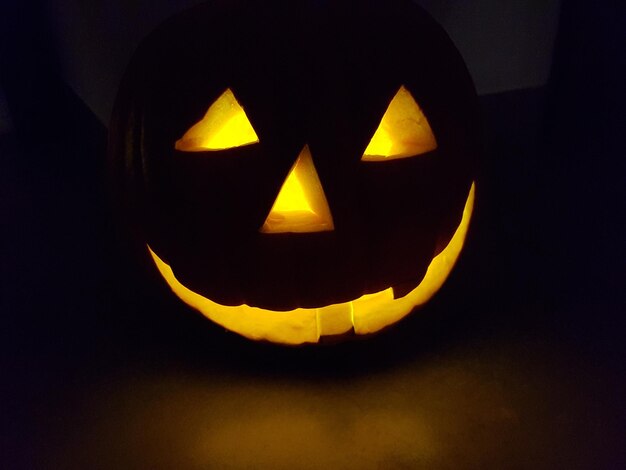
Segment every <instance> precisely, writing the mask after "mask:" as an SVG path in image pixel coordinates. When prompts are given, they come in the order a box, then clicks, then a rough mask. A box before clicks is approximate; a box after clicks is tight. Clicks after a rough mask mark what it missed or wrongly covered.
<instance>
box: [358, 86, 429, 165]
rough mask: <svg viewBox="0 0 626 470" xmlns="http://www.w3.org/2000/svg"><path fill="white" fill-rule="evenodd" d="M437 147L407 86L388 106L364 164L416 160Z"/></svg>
mask: <svg viewBox="0 0 626 470" xmlns="http://www.w3.org/2000/svg"><path fill="white" fill-rule="evenodd" d="M436 148H437V142H436V141H435V136H434V135H433V131H432V129H431V128H430V124H428V120H427V119H426V116H424V113H423V112H422V110H421V109H420V107H419V105H418V104H417V102H416V101H415V99H414V98H413V96H412V95H411V93H410V92H409V90H407V89H406V88H405V87H404V85H403V86H401V87H400V89H399V90H398V92H397V93H396V95H395V96H394V97H393V99H392V100H391V102H390V103H389V107H388V108H387V111H385V114H384V115H383V118H382V119H381V121H380V124H379V125H378V129H376V132H375V133H374V136H373V137H372V140H371V141H370V143H369V145H368V146H367V148H366V149H365V152H364V154H363V157H361V160H362V161H370V162H378V161H386V160H393V159H396V158H406V157H413V156H415V155H420V154H422V153H426V152H430V151H431V150H434V149H436Z"/></svg>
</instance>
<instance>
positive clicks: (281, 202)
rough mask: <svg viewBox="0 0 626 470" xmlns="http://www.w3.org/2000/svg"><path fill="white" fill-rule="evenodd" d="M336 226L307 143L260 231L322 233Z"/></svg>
mask: <svg viewBox="0 0 626 470" xmlns="http://www.w3.org/2000/svg"><path fill="white" fill-rule="evenodd" d="M334 228H335V227H334V225H333V218H332V215H331V214H330V209H329V207H328V202H327V201H326V196H325V195H324V190H323V189H322V184H321V183H320V179H319V177H318V176H317V171H315V166H313V159H312V158H311V152H310V151H309V147H308V145H305V146H304V148H303V149H302V151H301V152H300V155H299V156H298V159H297V160H296V163H295V164H294V165H293V167H292V168H291V170H290V171H289V174H288V175H287V178H286V179H285V182H284V183H283V185H282V187H281V188H280V191H279V192H278V196H276V200H275V201H274V204H273V205H272V209H271V210H270V213H269V214H268V216H267V219H265V223H264V224H263V226H262V227H261V229H260V232H262V233H285V232H298V233H303V232H323V231H328V230H334Z"/></svg>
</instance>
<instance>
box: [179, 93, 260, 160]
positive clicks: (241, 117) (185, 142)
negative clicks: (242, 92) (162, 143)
mask: <svg viewBox="0 0 626 470" xmlns="http://www.w3.org/2000/svg"><path fill="white" fill-rule="evenodd" d="M258 141H259V138H258V137H257V135H256V132H255V131H254V128H253V127H252V124H251V123H250V120H249V119H248V116H246V113H245V111H244V110H243V108H242V107H241V105H240V104H239V102H238V101H237V99H236V98H235V95H234V94H233V92H232V91H231V89H230V88H228V89H227V90H226V91H225V92H224V93H222V94H221V95H220V97H219V98H218V99H217V100H215V102H214V103H213V104H212V105H211V106H210V107H209V109H208V111H207V112H206V114H205V115H204V117H203V118H202V119H201V120H200V121H198V122H197V123H195V124H194V125H193V126H191V127H190V128H189V130H188V131H187V132H185V134H184V135H183V136H182V137H181V138H180V139H178V140H177V141H176V143H175V144H174V148H176V150H181V151H183V152H204V151H210V150H225V149H229V148H233V147H241V146H243V145H250V144H255V143H257V142H258Z"/></svg>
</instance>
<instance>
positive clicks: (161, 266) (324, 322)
mask: <svg viewBox="0 0 626 470" xmlns="http://www.w3.org/2000/svg"><path fill="white" fill-rule="evenodd" d="M474 192H475V184H474V183H472V186H471V188H470V191H469V194H468V196H467V200H466V201H465V207H464V209H463V216H462V218H461V222H460V223H459V226H458V227H457V229H456V231H455V232H454V235H453V236H452V238H451V239H450V241H449V242H448V245H447V246H446V247H445V248H444V249H443V250H442V251H441V252H440V253H439V254H438V255H437V256H435V257H434V258H433V259H432V261H431V262H430V265H429V266H428V269H427V271H426V274H425V275H424V278H423V279H422V281H421V282H420V283H419V284H418V285H417V287H415V288H414V289H413V290H412V291H410V292H409V293H408V294H406V295H405V296H403V297H400V298H397V299H394V293H393V287H389V288H387V289H385V290H382V291H380V292H375V293H373V294H365V295H363V296H361V297H359V298H358V299H354V300H352V301H349V302H342V303H339V304H333V305H326V306H323V307H318V308H296V309H294V310H289V311H275V310H267V309H263V308H260V307H253V306H250V305H246V304H243V305H236V306H228V305H220V304H218V303H216V302H213V301H212V300H210V299H208V298H206V297H204V296H202V295H200V294H198V293H196V292H194V291H192V290H191V289H189V288H187V287H185V286H184V285H183V284H181V283H180V282H179V281H178V279H176V276H175V275H174V272H173V271H172V268H171V267H170V266H169V265H168V264H167V263H165V262H164V261H163V260H161V258H159V257H158V255H157V254H156V253H155V252H154V251H153V250H152V249H151V248H150V246H148V250H149V252H150V255H151V256H152V259H153V260H154V262H155V264H156V266H157V268H158V270H159V272H160V273H161V275H162V276H163V278H164V279H165V282H167V284H168V285H169V287H170V288H171V289H172V291H173V292H174V293H175V294H176V295H177V296H178V297H179V298H180V299H181V300H182V301H183V302H185V303H186V304H187V305H189V306H190V307H192V308H194V309H196V310H198V311H199V312H200V313H202V314H203V315H204V316H206V317H207V318H209V319H210V320H212V321H214V322H215V323H218V324H219V325H222V326H223V327H225V328H227V329H229V330H231V331H234V332H236V333H239V334H241V335H243V336H245V337H247V338H250V339H253V340H268V341H272V342H277V343H284V344H302V343H317V342H318V341H319V339H320V337H321V336H326V335H340V334H345V333H348V332H350V331H354V333H355V334H358V335H364V334H368V333H374V332H376V331H379V330H381V329H382V328H384V327H386V326H388V325H391V324H392V323H395V322H397V321H398V320H400V319H401V318H403V317H404V316H406V315H407V314H409V313H410V312H411V311H412V310H413V309H414V308H416V307H419V306H421V305H423V304H425V303H426V302H428V301H429V300H430V299H431V297H432V296H433V295H434V294H435V293H436V292H437V291H438V290H439V288H440V287H441V286H442V285H443V283H444V282H445V280H446V278H447V277H448V275H449V274H450V271H452V268H453V267H454V264H455V262H456V260H457V258H458V257H459V254H460V253H461V249H462V248H463V243H464V242H465V237H466V235H467V229H468V226H469V222H470V219H471V216H472V210H473V208H474Z"/></svg>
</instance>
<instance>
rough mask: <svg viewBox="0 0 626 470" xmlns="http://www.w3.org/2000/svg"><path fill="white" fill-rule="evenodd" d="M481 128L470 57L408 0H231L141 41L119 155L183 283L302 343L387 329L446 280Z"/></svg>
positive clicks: (117, 163) (197, 299) (178, 286)
mask: <svg viewBox="0 0 626 470" xmlns="http://www.w3.org/2000/svg"><path fill="white" fill-rule="evenodd" d="M479 134H480V131H479V127H478V113H477V106H476V94H475V91H474V87H473V84H472V81H471V78H470V76H469V74H468V72H467V70H466V67H465V65H464V63H463V60H462V59H461V57H460V55H459V53H458V52H457V50H456V49H455V47H454V46H453V44H452V42H451V41H450V39H449V38H448V37H447V35H446V33H445V32H444V31H443V30H442V29H441V27H440V26H438V25H437V24H436V23H435V22H434V21H433V20H432V19H431V18H430V17H429V16H428V15H427V14H426V13H425V12H424V11H423V10H421V9H420V8H419V7H417V6H416V5H414V4H413V3H411V2H410V1H408V0H407V1H381V2H372V1H365V2H363V1H344V0H339V1H332V2H325V1H322V2H320V1H314V0H304V1H301V0H298V1H284V2H280V1H263V2H244V1H232V0H231V1H214V2H209V3H206V4H202V5H199V6H197V7H195V8H192V9H190V10H188V11H186V12H184V13H182V14H180V15H178V16H176V17H174V18H172V19H170V20H169V21H167V22H166V23H164V24H163V25H162V26H160V27H159V28H158V29H157V30H156V31H155V32H154V33H152V34H151V35H150V36H149V37H148V38H147V39H145V40H144V41H143V43H142V44H141V45H140V47H139V48H138V49H137V51H136V53H135V55H134V57H133V59H132V61H131V63H130V65H129V67H128V69H127V72H126V74H125V77H124V79H123V82H122V85H121V87H120V91H119V94H118V98H117V102H116V105H115V110H114V115H113V119H112V125H111V145H110V153H111V157H112V161H113V165H114V169H115V171H116V175H117V176H116V177H117V178H118V182H119V189H120V191H121V193H122V195H123V198H124V200H125V203H126V205H127V209H128V210H129V211H130V213H131V214H132V219H133V221H134V223H135V224H136V228H137V229H138V231H139V233H140V234H141V235H140V236H141V237H143V240H144V242H145V243H146V245H147V248H146V249H147V250H149V252H150V253H151V255H152V257H153V259H154V260H155V263H156V266H157V267H158V269H159V271H160V272H161V274H162V275H163V276H164V278H165V279H166V281H167V282H168V284H169V285H170V287H171V288H172V289H173V290H174V291H175V292H176V294H177V295H178V296H179V297H181V298H182V299H183V300H184V301H185V302H187V303H188V304H190V305H192V306H193V307H195V308H197V309H199V310H200V311H201V312H202V313H204V314H205V315H207V316H208V317H210V318H212V319H213V320H215V321H217V322H218V323H221V324H223V325H224V326H226V327H227V328H230V329H233V330H235V331H238V332H239V333H242V334H244V335H246V336H248V337H251V338H258V339H261V338H263V339H269V340H272V341H278V342H285V343H301V342H315V341H317V340H318V339H319V338H320V337H321V336H324V335H335V334H344V333H347V332H351V331H354V332H356V333H363V334H364V333H370V332H373V331H376V330H378V329H380V328H382V327H384V326H386V325H387V324H390V323H393V322H395V321H397V320H398V319H399V318H401V317H403V316H404V315H406V314H407V313H408V312H410V311H411V310H412V309H413V308H414V307H415V306H418V305H421V304H424V303H425V302H427V301H428V299H429V298H430V297H431V296H432V295H433V294H434V292H435V291H436V290H437V289H438V288H439V287H440V286H441V284H442V283H443V282H444V280H445V278H446V277H447V275H448V273H449V271H450V269H451V268H452V265H453V264H454V261H455V260H456V257H457V256H458V253H459V252H460V250H461V247H462V244H463V240H464V238H465V232H466V230H467V224H468V223H469V218H470V215H471V208H472V205H473V194H474V179H475V163H476V158H477V154H478V151H479V140H480V139H479ZM464 209H465V218H464V220H463V222H461V221H462V217H463V214H464ZM455 233H456V237H455V238H453V235H455ZM451 240H452V241H451ZM148 247H149V248H148ZM446 250H447V251H446ZM438 255H439V256H438ZM433 259H435V260H439V261H433ZM429 266H430V268H429ZM427 270H428V272H429V275H426V273H427ZM418 286H420V288H419V289H417V290H419V292H418V295H417V297H415V295H416V294H414V291H415V290H416V288H417V287H418ZM410 295H413V296H414V298H411V297H410ZM362 296H365V297H364V298H363V299H362V300H361V304H359V303H358V302H359V301H356V302H354V301H355V299H360V298H361V297H362ZM383 297H384V299H383ZM394 298H395V299H396V300H394ZM209 299H210V300H209ZM376 299H378V300H376ZM410 299H412V300H410ZM394 303H395V306H390V305H392V304H394ZM400 303H402V306H399V305H400ZM366 304H367V306H366ZM321 307H324V308H321ZM388 311H389V312H391V313H389V312H388Z"/></svg>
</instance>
